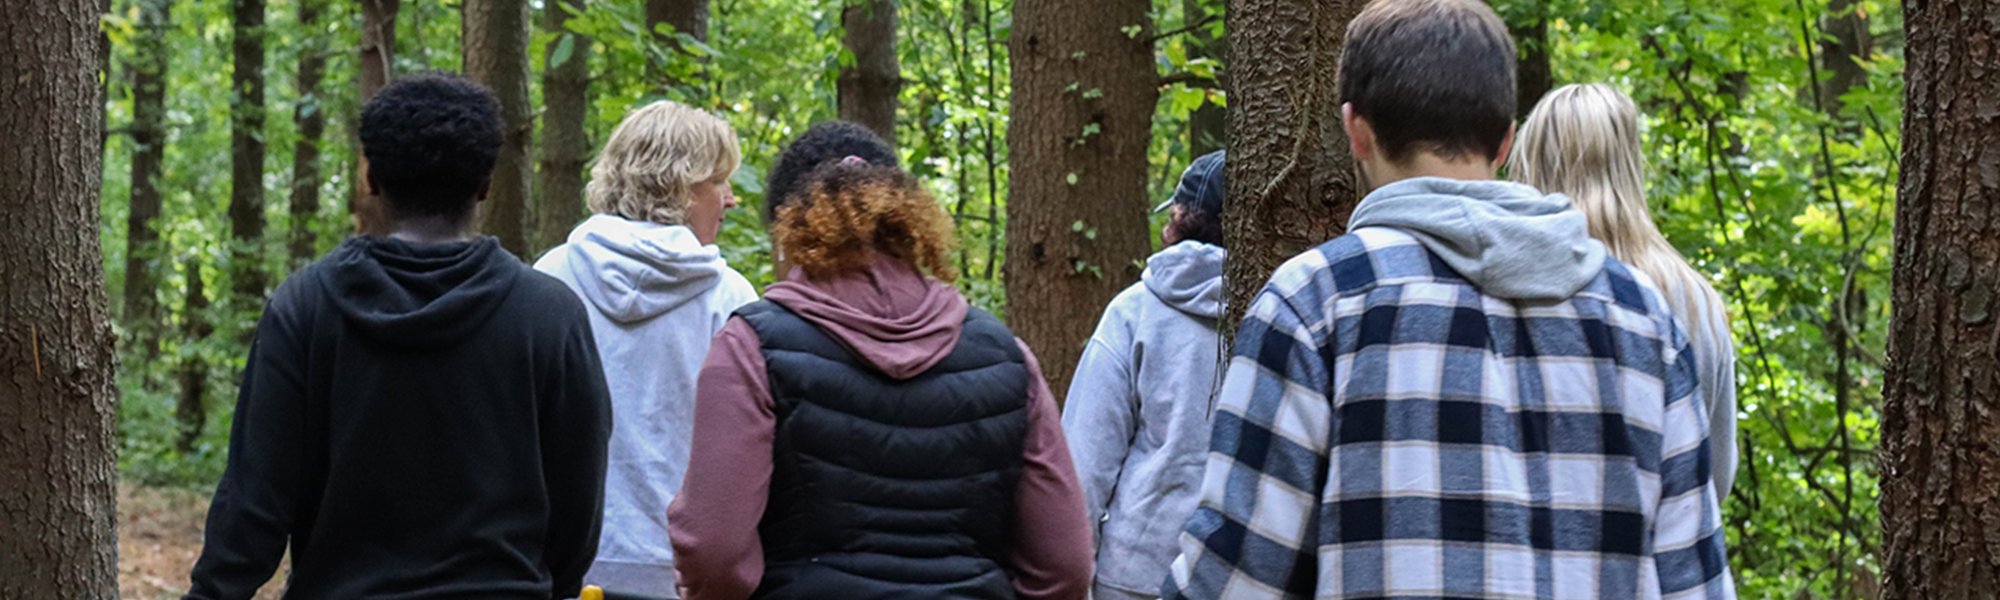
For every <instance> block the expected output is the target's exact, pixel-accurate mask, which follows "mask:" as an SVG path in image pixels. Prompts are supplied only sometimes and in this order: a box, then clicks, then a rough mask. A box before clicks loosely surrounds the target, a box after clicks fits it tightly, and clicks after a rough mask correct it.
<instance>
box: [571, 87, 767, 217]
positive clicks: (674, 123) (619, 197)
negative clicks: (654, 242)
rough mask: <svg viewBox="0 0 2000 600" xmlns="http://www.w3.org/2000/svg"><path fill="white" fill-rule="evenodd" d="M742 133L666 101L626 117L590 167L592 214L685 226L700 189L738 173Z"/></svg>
mask: <svg viewBox="0 0 2000 600" xmlns="http://www.w3.org/2000/svg"><path fill="white" fill-rule="evenodd" d="M738 145H739V144H738V142H737V140H736V130H734V129H731V128H730V127H729V123H728V122H727V121H723V120H722V118H721V117H717V116H715V115H712V114H709V113H708V112H706V111H701V110H697V109H694V108H689V107H688V106H686V105H683V104H680V103H677V102H672V101H668V100H661V101H658V102H654V103H652V104H648V105H645V106H642V107H640V108H639V109H638V110H634V111H632V113H631V114H629V115H626V116H625V121H624V122H623V123H619V124H618V129H617V130H615V131H612V132H611V141H608V142H605V143H604V150H603V151H602V152H600V153H598V155H597V165H596V166H593V167H591V168H590V184H589V185H588V186H585V187H584V198H585V203H586V204H587V205H589V207H590V210H591V212H594V213H599V214H608V215H617V216H620V217H624V218H626V219H631V220H633V221H650V222H653V223H658V224H661V225H681V224H684V223H685V222H686V221H687V208H688V203H689V202H691V201H693V199H694V194H693V191H692V189H693V187H694V184H697V183H701V182H702V181H705V180H707V179H709V178H711V177H715V176H716V175H718V174H722V173H731V172H734V171H735V170H736V165H737V163H739V162H741V161H742V159H743V155H742V149H741V148H739V147H738Z"/></svg>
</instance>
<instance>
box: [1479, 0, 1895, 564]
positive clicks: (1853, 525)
mask: <svg viewBox="0 0 2000 600" xmlns="http://www.w3.org/2000/svg"><path fill="white" fill-rule="evenodd" d="M1526 4H1527V3H1526V2H1525V1H1521V2H1514V3H1512V5H1510V4H1509V3H1501V9H1502V12H1503V13H1507V14H1510V16H1511V15H1515V14H1520V13H1523V12H1524V11H1522V10H1520V9H1521V8H1522V6H1523V5H1526ZM1544 10H1547V11H1549V12H1548V15H1549V16H1550V18H1551V22H1550V26H1549V44H1550V51H1551V54H1552V55H1553V56H1554V66H1555V70H1556V79H1557V83H1558V85H1560V84H1562V83H1566V82H1592V81H1602V82H1610V83H1613V84H1614V85H1617V86H1618V87H1620V88H1621V89H1624V90H1625V91H1626V92H1627V93H1629V94H1631V95H1632V96H1633V98H1634V99H1635V100H1636V101H1637V102H1638V103H1639V105H1640V108H1641V110H1642V111H1643V112H1644V113H1646V115H1647V117H1646V119H1645V122H1644V123H1643V127H1644V129H1645V133H1646V152H1647V158H1648V165H1647V166H1648V169H1649V173H1650V175H1651V177H1650V190H1649V193H1650V200H1651V202H1652V203H1653V206H1654V210H1653V214H1654V215H1655V217H1654V218H1655V220H1656V221H1657V223H1658V224H1659V226H1660V228H1661V230H1662V231H1664V232H1665V233H1666V234H1667V237H1668V238H1669V239H1670V240H1671V241H1673V242H1674V244H1675V245H1676V246H1678V247H1679V248H1680V249H1681V250H1682V252H1683V253H1684V254H1685V255H1687V256H1688V257H1689V259H1690V261H1691V262H1693V263H1694V264H1695V265H1696V267H1697V268H1699V269H1701V270H1702V271H1703V272H1705V273H1708V274H1710V275H1711V276H1712V277H1713V282H1714V284H1715V287H1716V289H1717V291H1719V292H1721V293H1722V294H1723V297H1724V298H1725V300H1727V302H1728V305H1729V311H1730V312H1731V314H1732V317H1733V321H1734V329H1735V335H1736V341H1737V354H1738V365H1737V381H1738V390H1739V391H1738V403H1739V416H1740V417H1741V418H1740V420H1739V423H1740V427H1741V429H1742V431H1741V433H1740V436H1739V442H1740V448H1741V454H1742V459H1743V463H1744V464H1743V466H1742V469H1741V470H1739V471H1738V476H1737V480H1736V481H1737V483H1736V489H1735V492H1734V494H1733V495H1732V496H1731V497H1730V498H1729V500H1728V501H1727V502H1726V503H1725V505H1724V507H1723V513H1724V516H1725V520H1726V522H1727V525H1728V529H1729V538H1730V553H1731V554H1730V559H1731V563H1732V564H1733V566H1734V567H1735V568H1734V571H1735V574H1736V577H1737V583H1738V586H1739V590H1740V592H1741V595H1742V596H1743V597H1745V598H1870V597H1873V594H1874V592H1873V590H1874V583H1873V582H1874V581H1875V580H1876V579H1877V577H1878V575H1877V570H1878V568H1879V552H1880V545H1881V538H1880V531H1879V529H1878V520H1877V519H1876V517H1875V515H1876V505H1875V502H1876V490H1877V483H1876V481H1877V479H1876V478H1877V473H1876V460H1875V457H1874V450H1875V447H1876V443H1877V440H1878V434H1877V429H1878V419H1879V417H1880V399H1881V398H1880V394H1879V385H1878V384H1877V382H1879V381H1880V379H1881V376H1882V360H1883V358H1882V357H1883V355H1884V353H1883V347H1884V344H1885V339H1884V336H1885V334H1886V333H1887V331H1888V308H1889V307H1888V298H1889V266H1890V262H1889V261H1890V250H1891V239H1890V238H1891V236H1890V231H1891V228H1892V227H1891V222H1890V218H1891V216H1892V214H1893V212H1894V211H1893V210H1892V207H1893V204H1894V201H1895V181H1896V168H1897V156H1898V155H1897V148H1896V146H1897V144H1898V139H1899V137H1900V134H1899V131H1898V130H1897V126H1898V124H1899V123H1901V121H1902V99H1903V89H1902V82H1903V80H1902V68H1903V66H1902V50H1901V35H1900V32H1901V30H1902V23H1901V20H1900V15H1901V7H1900V6H1899V5H1897V4H1895V3H1894V2H1893V1H1886V2H1885V1H1882V0H1863V1H1860V2H1856V3H1855V10H1858V11H1860V13H1861V14H1863V15H1866V16H1867V17H1868V20H1869V23H1870V26H1871V29H1872V30H1873V32H1874V36H1873V37H1874V47H1873V53H1872V54H1871V55H1870V56H1867V57H1865V60H1864V61H1862V62H1863V66H1864V67H1865V68H1866V71H1867V78H1866V80H1865V81H1863V82H1861V83H1859V84H1858V85H1856V86H1855V87H1853V88H1852V89H1851V90H1849V91H1848V92H1847V93H1846V95H1845V96H1844V97H1843V99H1844V100H1845V101H1846V105H1845V107H1844V109H1843V110H1841V111H1840V113H1839V114H1837V115H1828V114H1826V113H1824V112H1822V111H1821V110H1820V109H1819V108H1818V106H1819V103H1818V102H1817V101H1816V100H1815V97H1814V93H1813V91H1812V90H1813V88H1814V83H1813V82H1812V81H1811V80H1810V78H1811V77H1812V76H1813V75H1814V71H1817V75H1818V77H1819V80H1820V81H1821V82H1824V81H1826V80H1827V79H1829V78H1830V76H1831V74H1830V73H1829V71H1828V69H1827V68H1826V66H1825V63H1824V61H1825V60H1826V57H1824V56H1818V55H1819V54H1820V53H1822V52H1823V49H1822V47H1821V46H1819V41H1820V39H1821V36H1822V35H1823V34H1822V33H1821V32H1820V28H1821V27H1822V23H1824V22H1825V19H1826V18H1828V15H1827V7H1826V6H1825V5H1821V4H1818V3H1803V2H1798V1H1797V0H1752V1H1746V2H1736V3H1710V2H1683V1H1668V0H1660V1H1653V2H1644V3H1634V2H1604V1H1601V0H1599V1H1588V0H1564V1H1559V2H1550V3H1547V6H1545V7H1544ZM1802 27H1803V28H1804V29H1806V30H1809V31H1802ZM1808 36H1810V37H1808ZM1808 50H1810V52H1811V53H1812V54H1813V55H1815V56H1816V57H1817V58H1819V59H1820V60H1821V63H1820V64H1817V65H1811V66H1810V67H1809V64H1808ZM1822 136H1824V139H1823V138H1822ZM1829 165H1830V166H1831V169H1830V172H1829V169H1828V166H1829ZM1843 332H1845V334H1844V333H1843ZM1843 338H1845V340H1846V341H1844V342H1843Z"/></svg>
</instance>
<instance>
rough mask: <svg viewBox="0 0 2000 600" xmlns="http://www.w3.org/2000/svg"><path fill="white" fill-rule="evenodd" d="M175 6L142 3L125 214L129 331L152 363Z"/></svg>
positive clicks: (160, 0) (132, 68)
mask: <svg viewBox="0 0 2000 600" xmlns="http://www.w3.org/2000/svg"><path fill="white" fill-rule="evenodd" d="M171 8H172V5H171V3H170V2H168V1H167V0H144V1H142V2H139V36H138V40H137V43H136V44H135V46H136V47H135V48H133V60H132V62H131V63H130V64H127V65H126V66H125V70H126V71H128V72H130V73H131V75H132V195H131V204H130V205H129V206H130V208H129V210H128V212H127V213H126V215H125V312H124V322H125V330H126V331H128V332H130V334H131V339H130V341H131V342H132V344H134V345H135V346H136V347H138V348H139V349H140V354H139V355H138V356H140V357H143V358H147V359H150V358H152V357H154V356H157V355H158V354H159V351H160V336H159V329H160V299H159V297H158V296H157V295H156V294H157V293H158V291H159V290H158V288H159V280H158V278H157V277H155V276H154V274H153V262H154V261H155V260H156V259H158V258H159V254H160V248H159V241H160V231H159V229H158V228H157V227H156V226H155V225H154V224H153V220H154V219H158V218H160V175H161V171H162V166H163V165H164V164H165V163H166V155H167V135H166V134H167V132H166V127H165V123H164V122H165V116H166V111H167V108H166V93H167V64H168V56H169V55H168V52H169V50H168V49H167V30H168V28H169V25H168V23H170V22H171V12H170V10H171Z"/></svg>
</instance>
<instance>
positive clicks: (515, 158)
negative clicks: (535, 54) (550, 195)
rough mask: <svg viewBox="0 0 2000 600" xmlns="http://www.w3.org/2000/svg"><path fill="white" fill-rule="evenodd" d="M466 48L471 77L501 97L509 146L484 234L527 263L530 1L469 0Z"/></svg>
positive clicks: (482, 208)
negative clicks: (496, 240) (498, 240)
mask: <svg viewBox="0 0 2000 600" xmlns="http://www.w3.org/2000/svg"><path fill="white" fill-rule="evenodd" d="M464 19H465V20H464V24H463V29H462V30H461V32H460V35H461V36H462V37H461V38H460V39H461V40H462V41H461V42H460V43H461V44H462V45H463V46H464V50H465V75H466V76H467V77H470V78H472V79H473V80H474V81H478V82H480V83H484V84H486V86H487V87H491V88H493V93H494V94H496V95H498V96H500V117H501V120H502V121H503V122H504V123H505V125H506V128H507V140H506V142H505V143H502V144H501V145H500V160H499V161H498V162H496V163H494V165H493V186H492V188H491V189H490V190H489V191H488V192H487V194H486V201H485V202H481V203H480V204H479V228H480V230H481V231H483V232H485V233H487V234H489V235H492V236H493V237H497V238H500V246H501V247H503V248H506V249H507V251H508V252H512V253H514V255H515V256H519V257H522V258H523V259H531V258H533V255H532V254H531V253H530V251H531V248H529V247H528V230H527V210H528V189H529V188H528V177H529V171H531V170H533V169H532V167H531V166H530V165H529V164H528V142H529V138H531V137H533V136H534V129H533V128H534V119H533V117H532V115H531V111H532V110H533V108H532V107H530V106H528V2H527V0H466V2H465V16H464Z"/></svg>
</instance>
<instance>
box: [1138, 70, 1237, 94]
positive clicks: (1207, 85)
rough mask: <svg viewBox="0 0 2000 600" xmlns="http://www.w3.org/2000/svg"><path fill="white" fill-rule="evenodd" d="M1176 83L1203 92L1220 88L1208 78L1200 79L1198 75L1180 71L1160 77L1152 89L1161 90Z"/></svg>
mask: <svg viewBox="0 0 2000 600" xmlns="http://www.w3.org/2000/svg"><path fill="white" fill-rule="evenodd" d="M1176 83H1179V84H1186V85H1187V86H1188V87H1194V88H1201V89H1205V90H1214V89H1221V88H1222V84H1220V83H1217V82H1216V81H1215V79H1213V78H1209V77H1202V76H1200V75H1196V74H1194V73H1192V72H1189V71H1181V72H1178V73H1168V74H1166V75H1161V76H1160V79H1159V81H1156V82H1154V84H1153V87H1160V88H1163V87H1167V86H1171V85H1174V84H1176Z"/></svg>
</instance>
